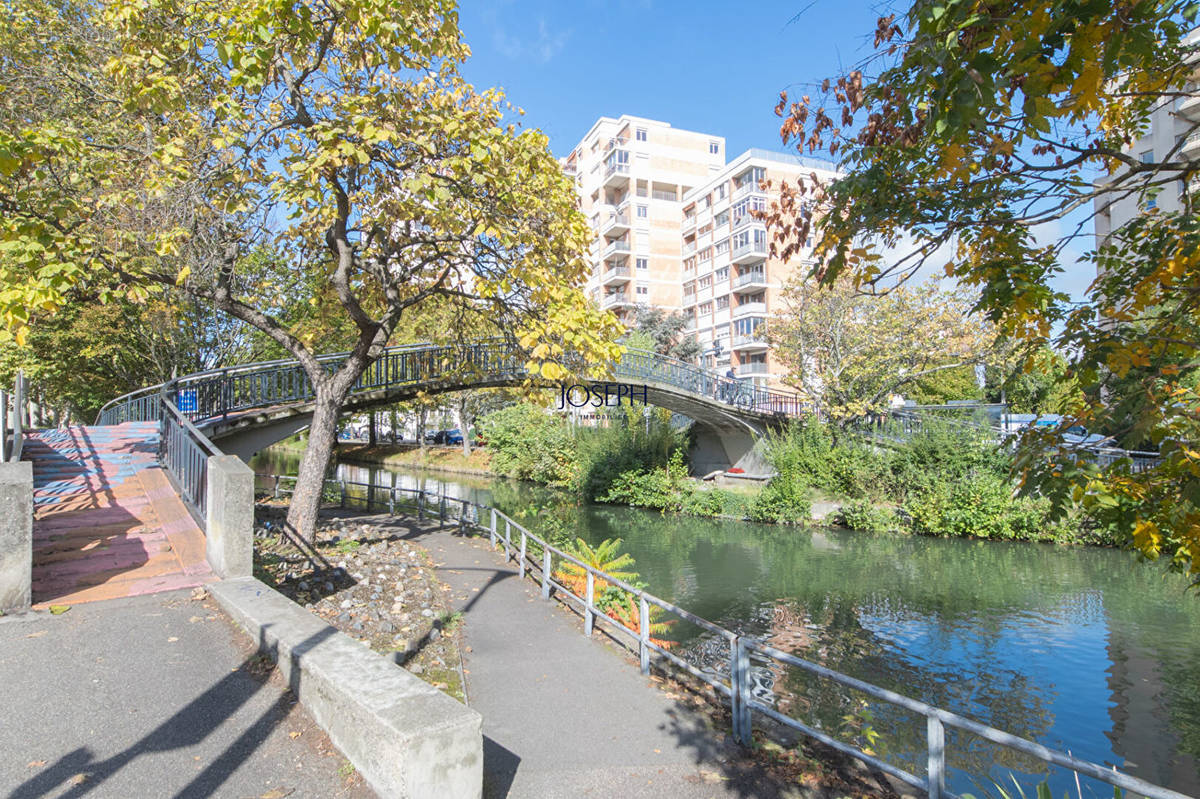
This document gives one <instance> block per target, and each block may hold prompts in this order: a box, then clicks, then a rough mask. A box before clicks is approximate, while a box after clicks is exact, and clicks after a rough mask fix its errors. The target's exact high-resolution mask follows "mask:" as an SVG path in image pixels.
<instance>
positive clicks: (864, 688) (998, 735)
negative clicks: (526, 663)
mask: <svg viewBox="0 0 1200 799" xmlns="http://www.w3.org/2000/svg"><path fill="white" fill-rule="evenodd" d="M266 477H267V478H269V479H273V480H274V492H275V496H277V497H279V496H282V495H283V494H284V493H288V492H286V490H285V491H281V490H280V488H279V481H280V480H281V479H282V480H295V478H294V477H290V476H282V475H267V476H266ZM326 483H327V484H333V485H335V486H337V487H338V488H339V491H340V500H341V504H342V505H343V506H347V505H348V504H349V503H350V502H352V501H353V500H354V499H355V497H353V496H351V495H350V494H349V493H348V490H347V489H348V487H355V488H357V487H364V488H366V489H367V496H366V504H367V509H368V510H370V509H371V505H372V500H371V496H372V493H373V492H376V491H379V492H384V493H388V494H389V498H390V499H389V501H388V502H387V503H386V504H387V505H388V509H389V512H391V513H395V509H396V506H397V502H396V495H397V492H400V493H405V494H409V495H416V497H417V499H416V506H417V508H418V512H419V514H420V515H421V516H422V518H423V516H424V511H425V509H427V508H428V507H429V503H428V502H427V501H426V500H425V497H426V496H430V495H431V496H433V497H434V498H435V499H436V506H437V507H438V509H439V510H438V516H439V518H440V520H441V521H442V522H446V521H457V526H458V527H459V528H460V529H461V530H463V531H464V532H475V533H482V534H486V535H487V536H488V538H489V540H490V541H491V543H492V545H493V546H503V548H504V554H505V559H506V560H508V561H511V560H514V559H515V560H516V561H517V563H518V571H519V575H520V577H521V578H524V577H525V576H526V575H529V576H531V577H534V579H535V580H537V581H538V582H539V583H540V587H541V595H542V598H544V599H549V598H551V595H552V593H555V594H556V595H557V596H560V597H561V598H562V599H564V600H567V601H569V602H571V603H573V604H575V605H578V606H579V607H580V609H581V612H582V614H583V622H584V624H583V632H584V635H589V636H590V635H591V634H592V631H593V630H594V628H595V622H596V621H597V620H599V621H603V622H605V623H607V624H608V625H609V626H610V627H611V629H612V630H613V631H614V632H617V633H620V634H622V635H624V636H625V637H627V638H629V639H631V641H632V643H633V645H634V646H635V647H636V648H637V652H638V659H639V662H640V666H641V670H642V673H643V674H648V673H649V672H650V664H651V654H652V653H655V654H657V655H658V656H659V657H660V658H661V659H662V660H665V661H667V662H669V663H671V664H673V665H675V666H678V667H679V668H681V669H683V670H684V671H685V672H687V673H688V674H691V675H692V676H694V677H696V678H697V679H700V680H702V681H703V682H705V683H706V684H708V685H710V686H712V687H713V688H715V689H716V690H718V691H719V692H720V693H721V694H723V695H724V696H727V697H729V700H730V708H731V711H732V717H733V733H734V737H735V738H736V739H737V740H738V742H740V743H742V744H749V743H751V741H752V730H753V724H754V714H755V713H756V712H757V713H760V714H762V715H763V716H765V717H767V718H770V719H773V720H774V721H776V722H778V723H780V724H783V725H785V726H787V727H789V728H791V729H794V730H797V731H799V732H802V733H804V734H805V735H807V736H809V737H811V738H814V739H816V740H818V741H821V742H822V743H824V744H826V745H828V746H831V747H833V748H834V749H837V750H839V751H841V752H844V753H846V754H849V755H852V756H854V757H856V758H858V759H860V760H862V761H863V762H865V763H868V764H870V765H872V766H874V767H876V768H878V769H879V770H880V771H883V772H884V773H886V774H889V775H891V776H893V777H895V778H896V779H898V780H901V781H902V782H905V783H907V784H909V785H911V786H913V787H915V788H918V789H921V790H924V791H926V792H927V793H928V795H929V796H930V797H931V799H953V797H954V794H952V793H950V792H949V791H948V790H947V789H946V785H945V783H946V737H945V728H946V727H947V726H949V727H953V728H955V729H959V730H963V731H964V732H968V733H971V734H972V735H976V736H978V737H980V738H983V739H985V740H987V741H991V742H993V743H996V744H999V745H1001V746H1005V747H1007V748H1009V749H1013V750H1015V751H1018V752H1021V753H1023V754H1026V755H1029V756H1030V757H1033V758H1036V759H1037V760H1040V761H1041V762H1043V763H1046V764H1048V765H1054V766H1061V767H1063V768H1068V769H1071V770H1073V771H1075V772H1076V773H1078V774H1083V775H1085V776H1088V777H1091V778H1094V779H1097V780H1100V781H1101V782H1104V783H1107V784H1108V785H1112V786H1114V787H1117V788H1121V789H1123V790H1126V791H1130V792H1133V793H1135V794H1138V795H1141V796H1146V797H1149V799H1189V797H1188V796H1187V795H1186V794H1182V793H1179V792H1177V791H1173V790H1170V789H1169V788H1164V787H1162V786H1159V785H1154V784H1153V783H1150V782H1147V781H1145V780H1142V779H1139V778H1137V777H1133V776H1130V775H1128V774H1123V773H1121V772H1119V771H1117V770H1116V769H1114V768H1108V767H1105V766H1103V765H1100V764H1098V763H1093V762H1091V761H1087V760H1083V759H1080V758H1077V757H1074V756H1073V755H1071V754H1069V753H1067V752H1061V751H1058V750H1056V749H1051V748H1050V747H1047V746H1043V745H1042V744H1039V743H1036V742H1034V741H1030V740H1028V739H1026V738H1021V737H1020V736H1017V735H1013V734H1011V733H1008V732H1005V731H1003V730H999V729H996V728H995V727H990V726H988V725H986V724H981V723H979V722H977V721H973V720H971V719H968V718H966V717H965V716H960V715H958V714H957V713H953V712H951V711H949V710H944V709H943V708H939V707H935V706H933V705H930V704H928V703H926V702H922V701H920V700H918V699H913V698H911V697H908V696H905V695H903V694H900V693H896V692H895V691H890V690H888V689H886V688H881V687H879V686H877V685H873V684H871V683H868V682H865V681H863V680H859V679H857V678H855V677H851V676H849V675H846V674H842V673H841V672H837V671H834V670H833V669H829V668H826V667H825V666H821V665H818V664H816V663H812V662H810V661H807V660H804V659H803V658H799V657H796V656H795V655H791V654H789V653H787V652H783V651H781V650H779V649H776V648H775V647H772V646H770V645H768V644H767V643H766V642H764V641H761V640H759V639H756V638H753V637H750V636H743V635H739V634H738V633H736V632H733V631H732V630H727V629H725V628H724V627H721V626H720V625H718V624H715V623H713V622H711V621H708V620H707V619H703V618H701V617H699V616H697V615H695V614H693V613H691V612H689V611H688V610H686V609H684V608H681V607H679V606H678V605H675V604H673V603H671V602H668V601H666V600H665V599H661V598H659V597H657V596H654V595H653V594H651V593H649V592H647V591H645V590H644V589H641V588H638V587H636V586H633V585H630V584H629V583H627V582H625V581H623V580H621V579H619V578H617V577H614V576H612V575H610V574H607V573H606V572H603V571H601V570H599V569H595V568H593V567H592V566H590V565H589V564H587V563H585V562H583V561H581V560H580V559H579V558H577V557H575V556H574V555H571V554H570V553H568V552H564V551H563V550H561V549H559V548H557V547H555V546H554V545H552V544H550V543H549V542H548V541H546V540H545V539H543V538H541V537H540V536H538V535H536V534H534V533H532V532H530V531H529V530H528V529H526V528H525V527H524V526H522V525H521V524H520V523H519V522H516V521H514V520H513V519H512V518H511V517H510V516H508V515H507V514H505V513H504V512H503V511H501V510H499V509H498V508H495V507H493V506H490V505H483V504H479V503H474V502H471V501H469V500H465V499H459V500H449V501H448V500H447V497H445V496H444V495H438V494H431V492H426V491H423V490H421V489H405V488H396V487H392V488H389V487H387V486H374V485H372V484H370V483H361V482H355V481H347V480H327V481H326ZM389 492H390V493H389ZM449 503H453V504H455V505H457V506H458V518H457V520H455V519H454V516H453V514H451V513H450V512H449V510H450V509H449V508H448V505H449ZM484 520H486V521H487V524H484V523H483V522H484ZM535 550H540V555H539V553H537V552H535ZM556 559H557V562H558V564H559V565H561V564H562V563H564V562H567V563H573V564H575V566H577V567H579V568H580V569H582V570H583V572H584V574H585V576H586V588H585V591H584V593H583V594H582V595H580V594H576V593H574V592H573V591H571V589H570V588H569V587H567V586H565V585H563V584H562V583H561V582H559V581H557V580H555V579H554V578H553V574H554V569H555V560H556ZM599 581H603V582H604V583H607V584H609V585H613V586H616V587H618V588H620V589H622V590H623V591H626V592H628V593H629V594H630V595H631V596H632V598H633V599H634V600H636V602H637V606H638V629H636V630H635V629H632V628H630V627H628V626H626V625H625V624H624V623H622V622H621V621H620V620H619V619H614V618H612V617H611V616H608V615H607V614H605V613H604V612H602V611H600V610H599V608H598V607H597V606H596V599H597V597H596V591H595V588H596V584H597V582H599ZM652 606H657V607H659V608H661V609H662V610H664V611H666V612H669V613H672V614H674V615H676V616H678V617H679V618H681V619H684V620H686V621H688V622H691V623H692V624H695V625H697V626H698V627H701V628H702V629H704V630H706V631H708V632H709V633H711V634H713V635H714V636H716V637H718V638H720V639H722V640H724V641H725V642H726V644H727V646H728V648H729V660H728V664H729V672H728V676H727V677H723V676H722V675H721V674H716V673H713V672H711V671H706V670H704V669H702V668H700V667H698V666H696V665H695V664H693V663H689V662H688V661H687V660H685V659H684V658H682V657H680V656H679V655H677V654H676V653H674V652H671V651H670V650H668V649H667V648H665V647H663V646H661V645H659V644H657V643H655V642H654V641H653V640H652V638H651V636H650V624H651V617H650V608H651V607H652ZM751 653H754V654H755V655H757V656H758V657H760V658H765V659H768V660H772V661H775V662H778V663H780V664H783V665H785V666H791V667H793V668H797V669H800V670H802V671H805V672H808V673H809V674H813V675H815V676H817V677H820V678H822V679H827V680H831V681H833V682H836V683H838V684H840V685H844V686H846V687H847V688H850V689H853V690H855V691H859V692H861V693H864V694H867V695H868V696H871V697H873V698H875V699H878V700H880V701H883V702H887V703H888V704H891V705H894V706H896V707H899V708H902V709H904V710H907V711H909V712H911V713H914V714H917V715H920V716H923V717H924V718H925V720H926V773H925V776H924V777H920V776H917V775H915V774H912V773H910V772H908V771H906V770H904V769H902V768H899V767H897V766H895V765H893V764H891V763H888V762H886V761H884V760H881V759H880V758H878V757H876V756H875V755H872V754H868V753H867V752H865V751H863V750H862V749H860V748H858V747H856V746H854V745H852V744H848V743H844V742H842V741H839V740H837V739H835V738H832V737H831V736H829V735H828V734H826V733H825V732H823V731H821V730H820V729H817V728H815V727H812V726H809V725H807V724H805V723H803V722H801V721H799V720H797V719H794V718H792V717H790V716H788V715H786V714H784V713H781V712H779V711H778V710H776V709H775V708H772V707H770V706H769V705H766V704H764V703H762V702H759V701H757V700H756V699H755V698H754V695H753V693H752V692H751V684H752V681H751V669H750V655H751Z"/></svg>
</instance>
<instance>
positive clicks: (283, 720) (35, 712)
mask: <svg viewBox="0 0 1200 799" xmlns="http://www.w3.org/2000/svg"><path fill="white" fill-rule="evenodd" d="M267 672H268V667H266V666H264V663H263V660H262V658H259V657H257V656H256V655H255V647H254V646H253V645H252V642H251V640H250V638H249V637H247V636H246V635H244V634H243V633H241V632H240V631H237V630H236V629H235V628H234V626H233V624H232V622H231V621H229V620H228V619H227V618H226V617H225V616H224V615H223V614H222V613H221V612H220V610H218V609H217V606H216V603H215V602H213V601H212V600H211V599H209V600H205V601H198V600H195V599H193V598H192V597H191V593H190V591H175V592H170V593H160V594H155V595H154V596H141V597H133V598H127V599H115V600H112V601H109V602H97V603H93V604H87V605H82V606H79V607H73V608H72V609H71V610H70V611H68V612H67V613H64V614H63V615H61V616H53V615H51V614H49V613H46V612H41V613H27V614H24V615H22V616H11V617H4V618H0V685H3V686H4V692H3V693H4V709H3V722H2V723H0V752H3V757H0V797H7V799H33V798H34V797H39V798H40V797H84V796H86V797H94V798H96V799H99V798H100V797H114V799H130V797H164V798H165V797H176V798H177V799H183V798H184V797H208V796H216V797H230V798H231V799H283V797H291V799H302V798H304V799H307V798H308V797H313V798H316V797H320V798H321V799H325V798H326V797H329V798H330V799H333V798H334V797H345V799H367V797H371V796H374V794H373V793H372V792H371V791H369V790H368V789H367V788H365V787H363V786H362V784H361V778H358V777H357V776H353V777H351V778H350V779H349V780H348V779H347V778H346V777H343V776H342V775H341V774H339V769H341V767H342V765H343V763H344V762H345V761H344V759H343V758H342V756H341V755H340V754H339V753H338V752H337V750H336V749H334V748H333V747H332V745H331V744H330V743H329V739H328V738H327V737H326V736H325V734H324V733H323V732H322V731H321V729H320V728H319V727H317V726H316V724H315V723H314V722H313V721H312V719H311V718H310V717H309V716H308V715H307V714H306V713H305V712H304V711H303V710H302V709H301V708H300V707H299V706H298V705H295V704H293V701H294V699H293V697H292V695H291V694H290V693H286V692H285V690H284V689H285V687H286V686H285V685H284V684H283V681H282V680H281V679H280V678H279V676H278V674H277V673H274V674H273V675H272V676H271V677H270V678H268V677H267Z"/></svg>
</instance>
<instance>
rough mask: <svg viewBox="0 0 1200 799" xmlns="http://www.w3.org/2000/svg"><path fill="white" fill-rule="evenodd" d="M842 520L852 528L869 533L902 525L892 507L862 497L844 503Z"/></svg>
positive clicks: (889, 529)
mask: <svg viewBox="0 0 1200 799" xmlns="http://www.w3.org/2000/svg"><path fill="white" fill-rule="evenodd" d="M841 522H842V524H843V525H844V526H846V527H848V528H850V529H851V530H862V531H863V532H867V533H887V532H891V531H892V530H899V529H900V527H901V523H900V519H899V518H898V517H897V516H896V512H895V511H893V510H892V509H891V508H890V507H888V506H887V505H880V504H878V503H876V502H872V501H871V500H869V499H862V498H858V499H852V500H850V501H849V502H847V503H845V504H844V505H842V510H841Z"/></svg>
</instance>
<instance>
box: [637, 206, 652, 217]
mask: <svg viewBox="0 0 1200 799" xmlns="http://www.w3.org/2000/svg"><path fill="white" fill-rule="evenodd" d="M649 214H650V212H649V210H648V209H647V207H646V206H644V205H639V206H638V207H637V215H638V219H645V218H646V217H647V216H649Z"/></svg>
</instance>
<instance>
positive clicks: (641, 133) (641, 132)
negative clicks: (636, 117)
mask: <svg viewBox="0 0 1200 799" xmlns="http://www.w3.org/2000/svg"><path fill="white" fill-rule="evenodd" d="M634 135H635V136H637V140H638V141H645V140H646V129H645V128H638V129H637V132H636V133H635V134H634Z"/></svg>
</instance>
